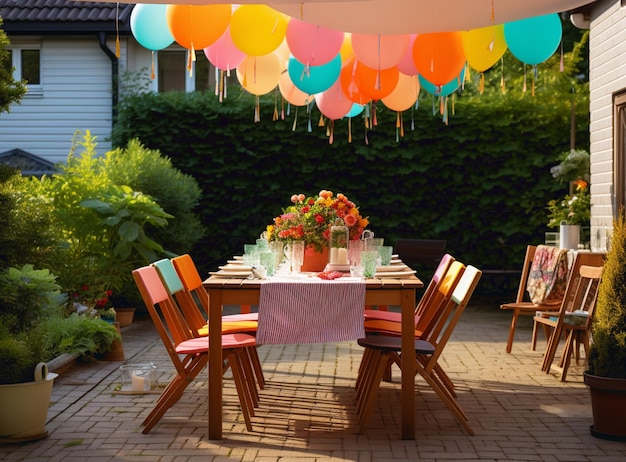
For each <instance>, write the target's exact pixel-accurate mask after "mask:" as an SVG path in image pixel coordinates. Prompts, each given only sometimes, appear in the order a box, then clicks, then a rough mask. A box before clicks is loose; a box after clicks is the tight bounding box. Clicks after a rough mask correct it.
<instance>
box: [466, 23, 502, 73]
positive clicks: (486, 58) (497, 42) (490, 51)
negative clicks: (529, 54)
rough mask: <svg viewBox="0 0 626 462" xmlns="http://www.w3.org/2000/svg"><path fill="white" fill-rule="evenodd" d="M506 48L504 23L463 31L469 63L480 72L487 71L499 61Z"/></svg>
mask: <svg viewBox="0 0 626 462" xmlns="http://www.w3.org/2000/svg"><path fill="white" fill-rule="evenodd" d="M506 48H507V45H506V40H505V39H504V25H503V24H499V25H497V26H488V27H481V28H480V29H472V30H470V31H468V32H464V33H463V50H464V51H465V57H466V59H467V62H468V63H469V65H470V66H471V67H472V68H473V69H475V70H477V71H478V72H485V71H486V70H487V69H489V68H490V67H491V66H493V65H494V64H495V63H496V62H498V60H499V59H500V58H501V57H502V55H503V54H504V52H505V51H506Z"/></svg>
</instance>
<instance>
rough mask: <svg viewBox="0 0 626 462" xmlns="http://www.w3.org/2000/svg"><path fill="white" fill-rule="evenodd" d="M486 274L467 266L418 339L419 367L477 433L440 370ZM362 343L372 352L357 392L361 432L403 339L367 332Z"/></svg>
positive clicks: (460, 419)
mask: <svg viewBox="0 0 626 462" xmlns="http://www.w3.org/2000/svg"><path fill="white" fill-rule="evenodd" d="M481 275H482V273H481V271H480V270H478V269H477V268H475V267H473V266H471V265H470V266H468V267H467V268H465V270H464V272H463V273H462V276H461V277H460V280H459V282H458V284H457V285H456V287H455V289H454V292H453V293H452V296H451V297H450V298H449V299H448V301H447V303H446V305H445V306H444V307H443V309H440V310H438V312H437V316H436V318H435V319H433V320H432V321H433V322H432V323H429V325H430V329H429V330H428V332H427V333H426V334H425V336H424V337H423V338H419V339H416V340H415V360H416V370H417V373H419V374H420V375H421V376H422V377H423V378H424V380H426V382H427V383H428V385H430V387H431V388H432V389H433V391H435V393H436V394H437V396H439V398H440V399H441V400H442V401H443V402H444V404H445V405H446V406H447V407H448V409H449V410H450V412H452V414H453V415H454V416H455V418H456V419H457V421H458V422H459V424H461V426H463V428H465V430H466V431H467V432H468V433H469V434H470V435H473V434H474V432H473V430H472V428H471V427H470V425H469V423H468V417H467V415H466V414H465V412H464V411H463V409H462V408H461V406H460V405H459V404H458V402H457V400H456V396H455V395H454V393H453V392H452V391H451V389H450V387H449V385H448V384H447V383H445V381H442V378H441V376H440V375H439V374H438V373H437V370H438V369H440V366H439V363H438V361H439V358H440V357H441V354H442V353H443V350H444V348H445V346H446V344H447V342H448V340H449V339H450V337H451V335H452V333H453V331H454V328H455V326H456V325H457V323H458V321H459V319H460V317H461V315H462V314H463V311H464V310H465V307H466V306H467V304H468V303H469V300H470V298H471V296H472V294H473V292H474V290H475V288H476V286H477V284H478V281H479V280H480V277H481ZM358 343H359V345H361V346H363V347H364V348H365V351H369V354H368V355H365V353H364V355H363V357H364V360H365V358H366V357H367V363H366V364H365V365H363V367H362V368H360V370H359V377H357V382H360V389H359V390H358V391H357V411H358V412H359V427H360V431H361V432H363V431H365V428H366V426H367V422H368V420H369V418H370V415H371V412H372V410H373V408H374V405H375V402H376V395H377V393H378V389H379V388H380V384H381V381H382V378H383V375H384V371H385V369H386V367H387V364H388V362H389V361H392V362H393V363H395V364H397V365H398V366H399V367H400V366H401V364H402V362H401V357H400V354H401V351H402V344H401V343H402V340H401V338H400V337H398V336H395V335H385V334H378V335H376V334H372V333H367V334H366V336H365V338H363V339H359V340H358Z"/></svg>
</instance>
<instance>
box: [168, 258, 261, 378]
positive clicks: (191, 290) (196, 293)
mask: <svg viewBox="0 0 626 462" xmlns="http://www.w3.org/2000/svg"><path fill="white" fill-rule="evenodd" d="M171 264H172V266H173V267H174V269H175V271H176V273H177V274H178V277H179V278H180V281H181V282H182V285H183V288H184V290H182V291H180V292H177V293H176V296H177V298H179V300H180V303H181V305H182V306H183V307H189V308H188V309H189V310H191V311H194V310H195V311H196V315H194V316H193V318H194V328H195V329H197V331H198V335H200V336H206V335H208V332H209V330H208V329H209V328H208V324H207V322H206V321H205V318H203V317H202V315H201V314H200V315H199V316H198V313H201V310H200V307H201V308H202V310H203V311H204V312H205V313H208V312H209V294H208V293H207V291H206V290H205V289H204V287H203V286H202V278H201V277H200V273H199V272H198V269H197V267H196V265H195V263H194V262H193V259H192V258H191V256H190V255H189V254H184V255H180V256H178V257H174V258H172V260H171ZM198 305H199V306H198ZM194 307H195V309H194ZM258 319H259V315H258V313H245V314H233V315H227V316H222V333H223V334H225V333H235V332H244V333H248V334H250V335H256V332H257V328H258V325H259V322H258ZM247 353H248V354H249V355H250V361H251V363H252V366H253V368H254V374H255V376H256V379H257V383H258V385H259V388H261V389H263V388H265V377H264V375H263V369H262V367H261V360H260V359H259V355H258V352H257V350H256V347H255V348H250V349H249V350H248V351H247Z"/></svg>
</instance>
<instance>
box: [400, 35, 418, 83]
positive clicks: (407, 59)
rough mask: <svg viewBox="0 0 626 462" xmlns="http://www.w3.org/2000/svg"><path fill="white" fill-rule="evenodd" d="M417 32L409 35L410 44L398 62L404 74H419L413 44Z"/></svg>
mask: <svg viewBox="0 0 626 462" xmlns="http://www.w3.org/2000/svg"><path fill="white" fill-rule="evenodd" d="M416 37H417V34H411V35H410V36H409V46H408V47H407V49H406V51H405V52H404V55H402V58H401V59H400V62H399V63H398V70H399V71H400V73H402V74H404V75H417V73H418V72H417V68H416V67H415V61H413V44H414V43H415V38H416Z"/></svg>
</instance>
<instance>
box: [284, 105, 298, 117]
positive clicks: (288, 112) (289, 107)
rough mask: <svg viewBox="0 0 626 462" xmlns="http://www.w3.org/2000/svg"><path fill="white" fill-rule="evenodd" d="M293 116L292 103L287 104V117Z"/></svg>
mask: <svg viewBox="0 0 626 462" xmlns="http://www.w3.org/2000/svg"><path fill="white" fill-rule="evenodd" d="M297 110H298V106H296V111H297ZM290 115H291V103H287V117H289V116H290Z"/></svg>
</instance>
